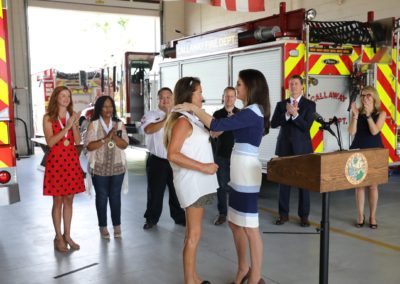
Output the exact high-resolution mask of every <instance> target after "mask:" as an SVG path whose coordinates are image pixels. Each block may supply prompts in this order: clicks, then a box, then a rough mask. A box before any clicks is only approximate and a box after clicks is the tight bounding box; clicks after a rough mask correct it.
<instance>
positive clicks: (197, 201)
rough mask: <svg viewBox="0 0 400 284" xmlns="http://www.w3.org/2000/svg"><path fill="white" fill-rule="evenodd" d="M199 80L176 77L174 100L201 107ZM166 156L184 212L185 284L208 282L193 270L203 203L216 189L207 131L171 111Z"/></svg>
mask: <svg viewBox="0 0 400 284" xmlns="http://www.w3.org/2000/svg"><path fill="white" fill-rule="evenodd" d="M201 93H202V89H201V85H200V80H199V79H197V78H193V77H184V78H182V79H180V80H179V81H178V82H177V83H176V85H175V89H174V102H175V103H179V104H181V103H184V102H189V103H193V104H195V105H196V106H198V107H199V108H201V106H202V101H203V97H202V94H201ZM164 133H165V135H164V144H165V146H166V148H167V158H168V160H169V161H170V163H171V166H172V170H173V174H174V186H175V189H176V195H177V196H178V200H179V203H180V204H181V207H182V208H184V209H185V213H186V236H185V243H184V248H183V270H184V278H185V284H209V283H210V282H209V281H206V280H205V281H202V280H201V279H200V277H199V276H198V274H197V272H196V252H197V247H198V244H199V241H200V238H201V231H202V220H203V215H204V205H206V204H208V203H209V202H210V201H211V199H212V197H213V195H215V194H216V192H217V188H218V182H217V176H216V171H217V169H218V166H217V164H215V163H214V158H213V155H212V150H211V144H210V142H209V132H208V130H207V129H206V128H205V127H204V125H203V124H202V123H201V122H200V121H199V120H198V119H197V118H196V117H195V116H193V115H192V114H190V113H187V112H184V113H178V112H175V113H172V114H171V115H170V117H169V118H168V120H167V123H166V126H165V129H164Z"/></svg>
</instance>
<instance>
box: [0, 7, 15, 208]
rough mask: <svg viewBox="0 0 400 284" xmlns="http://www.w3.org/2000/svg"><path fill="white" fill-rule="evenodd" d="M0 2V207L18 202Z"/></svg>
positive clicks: (4, 14) (3, 14)
mask: <svg viewBox="0 0 400 284" xmlns="http://www.w3.org/2000/svg"><path fill="white" fill-rule="evenodd" d="M4 5H5V3H4V1H2V0H0V6H1V7H2V9H1V10H0V205H8V204H12V203H15V202H18V201H20V196H19V187H18V181H17V168H16V156H15V128H14V109H13V101H12V95H11V94H12V87H11V77H10V61H9V54H8V38H7V9H6V8H5V7H3V6H4Z"/></svg>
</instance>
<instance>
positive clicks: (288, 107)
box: [286, 103, 299, 117]
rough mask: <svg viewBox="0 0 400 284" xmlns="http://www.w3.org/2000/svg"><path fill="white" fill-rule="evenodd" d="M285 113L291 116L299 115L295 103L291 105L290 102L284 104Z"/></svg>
mask: <svg viewBox="0 0 400 284" xmlns="http://www.w3.org/2000/svg"><path fill="white" fill-rule="evenodd" d="M286 113H287V114H288V115H291V116H294V117H296V116H298V115H299V106H298V105H297V103H296V104H294V105H292V104H290V103H287V104H286Z"/></svg>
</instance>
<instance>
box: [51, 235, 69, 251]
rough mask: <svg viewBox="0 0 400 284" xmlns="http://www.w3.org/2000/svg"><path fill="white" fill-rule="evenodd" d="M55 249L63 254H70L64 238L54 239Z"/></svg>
mask: <svg viewBox="0 0 400 284" xmlns="http://www.w3.org/2000/svg"><path fill="white" fill-rule="evenodd" d="M54 249H55V250H57V251H59V252H63V253H65V252H68V247H67V244H66V243H65V241H64V239H63V238H61V239H60V238H58V239H57V238H54Z"/></svg>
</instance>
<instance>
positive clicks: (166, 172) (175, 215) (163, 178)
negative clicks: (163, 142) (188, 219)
mask: <svg viewBox="0 0 400 284" xmlns="http://www.w3.org/2000/svg"><path fill="white" fill-rule="evenodd" d="M146 173H147V208H146V212H145V213H144V218H146V221H147V222H150V223H153V224H157V222H158V220H159V219H160V216H161V212H162V207H163V199H164V191H165V188H166V186H167V185H168V190H169V211H170V215H171V217H172V219H174V220H175V223H182V222H184V220H185V211H184V210H183V209H182V208H181V206H180V204H179V201H178V198H177V196H176V192H175V187H174V183H173V176H172V168H171V165H170V164H169V162H168V160H167V159H162V158H159V157H157V156H155V155H152V154H150V155H149V157H148V159H147V163H146Z"/></svg>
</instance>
